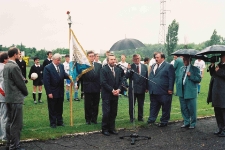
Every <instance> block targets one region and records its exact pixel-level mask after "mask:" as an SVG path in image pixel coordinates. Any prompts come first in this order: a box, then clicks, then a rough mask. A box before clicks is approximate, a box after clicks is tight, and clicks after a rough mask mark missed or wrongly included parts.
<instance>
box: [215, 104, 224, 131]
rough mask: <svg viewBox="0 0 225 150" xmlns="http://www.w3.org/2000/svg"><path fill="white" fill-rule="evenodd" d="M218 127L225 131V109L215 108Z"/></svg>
mask: <svg viewBox="0 0 225 150" xmlns="http://www.w3.org/2000/svg"><path fill="white" fill-rule="evenodd" d="M214 112H215V117H216V122H217V126H218V128H219V129H220V130H225V108H220V107H214Z"/></svg>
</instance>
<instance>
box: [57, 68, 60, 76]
mask: <svg viewBox="0 0 225 150" xmlns="http://www.w3.org/2000/svg"><path fill="white" fill-rule="evenodd" d="M57 72H58V74H60V70H59V66H57Z"/></svg>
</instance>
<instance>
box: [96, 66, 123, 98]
mask: <svg viewBox="0 0 225 150" xmlns="http://www.w3.org/2000/svg"><path fill="white" fill-rule="evenodd" d="M114 72H115V77H114V76H113V73H112V71H111V69H110V68H109V66H108V65H105V66H104V67H103V68H102V69H101V71H100V84H101V93H102V94H101V96H102V99H110V97H112V96H113V94H112V91H113V89H114V90H117V89H120V90H121V85H122V80H123V78H122V77H121V72H120V69H119V68H118V67H114Z"/></svg>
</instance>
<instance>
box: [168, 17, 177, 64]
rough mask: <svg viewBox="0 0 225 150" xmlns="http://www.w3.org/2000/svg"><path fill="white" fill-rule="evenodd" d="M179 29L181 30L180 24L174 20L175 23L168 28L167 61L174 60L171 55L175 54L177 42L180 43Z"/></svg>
mask: <svg viewBox="0 0 225 150" xmlns="http://www.w3.org/2000/svg"><path fill="white" fill-rule="evenodd" d="M178 29H179V23H178V22H176V20H173V22H172V23H171V24H170V25H169V27H168V33H167V35H166V43H165V48H166V51H167V55H168V57H167V61H169V62H170V61H171V60H172V56H171V53H173V52H174V50H175V48H176V46H177V42H178Z"/></svg>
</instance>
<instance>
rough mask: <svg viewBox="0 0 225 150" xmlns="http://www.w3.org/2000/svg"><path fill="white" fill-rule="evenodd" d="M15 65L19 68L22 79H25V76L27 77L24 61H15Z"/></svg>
mask: <svg viewBox="0 0 225 150" xmlns="http://www.w3.org/2000/svg"><path fill="white" fill-rule="evenodd" d="M16 63H17V64H18V66H19V67H20V69H21V72H22V75H23V77H24V78H26V76H27V71H26V62H25V61H24V60H22V61H21V62H20V61H19V60H17V61H16Z"/></svg>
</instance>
